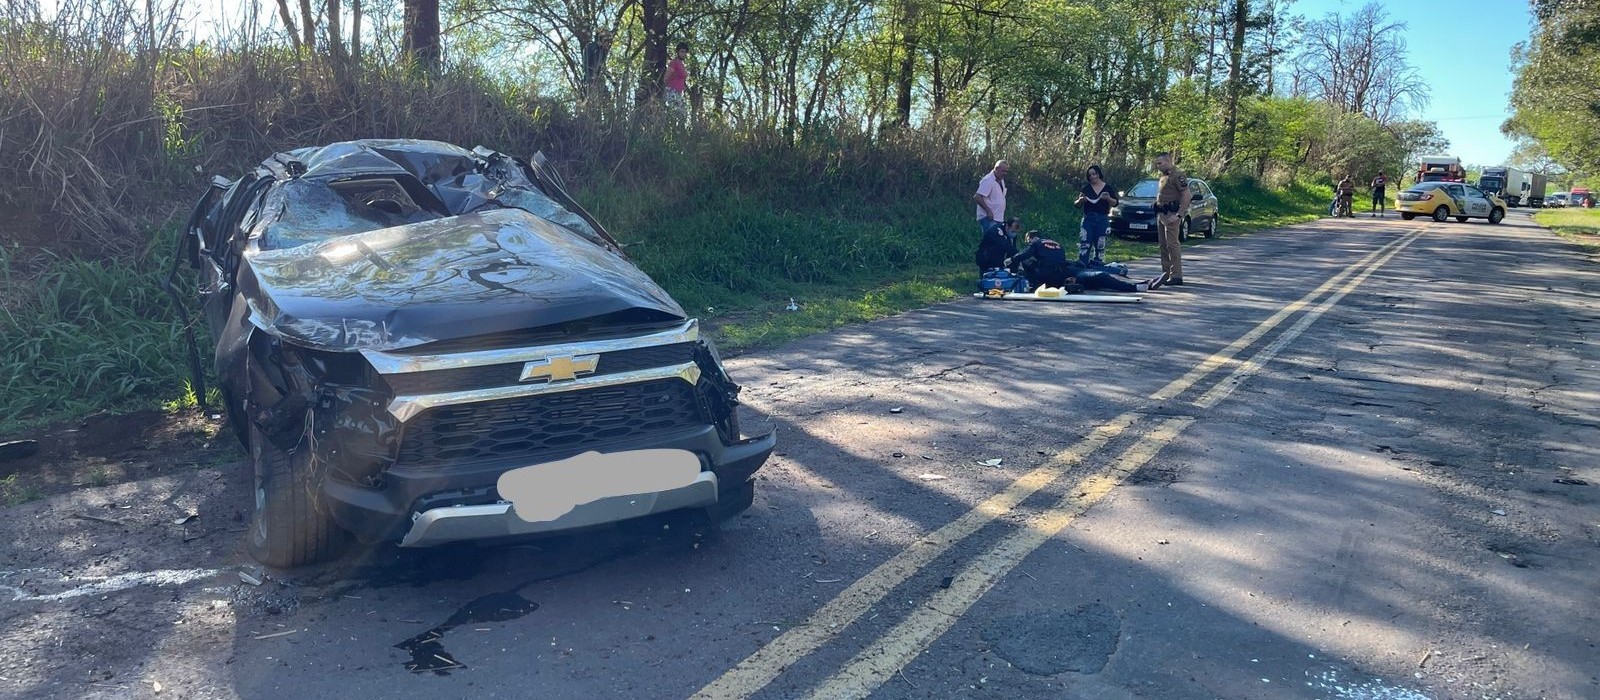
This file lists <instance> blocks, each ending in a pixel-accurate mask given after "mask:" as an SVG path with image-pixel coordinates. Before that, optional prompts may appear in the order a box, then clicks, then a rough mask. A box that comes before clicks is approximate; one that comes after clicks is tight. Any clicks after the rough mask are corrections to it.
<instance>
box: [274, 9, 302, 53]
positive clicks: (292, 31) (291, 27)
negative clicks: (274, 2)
mask: <svg viewBox="0 0 1600 700" xmlns="http://www.w3.org/2000/svg"><path fill="white" fill-rule="evenodd" d="M278 18H279V19H281V20H283V28H284V29H286V30H288V31H289V43H290V44H293V45H294V52H295V53H300V30H299V29H298V28H297V27H295V24H294V14H293V13H291V12H289V0H278Z"/></svg>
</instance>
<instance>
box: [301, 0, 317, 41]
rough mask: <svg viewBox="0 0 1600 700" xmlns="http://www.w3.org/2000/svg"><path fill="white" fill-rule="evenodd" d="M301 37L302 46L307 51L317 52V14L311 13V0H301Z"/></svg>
mask: <svg viewBox="0 0 1600 700" xmlns="http://www.w3.org/2000/svg"><path fill="white" fill-rule="evenodd" d="M300 37H301V39H300V40H301V42H302V43H301V46H302V47H303V48H304V49H305V50H306V53H315V52H316V50H317V16H316V15H314V14H311V0H300Z"/></svg>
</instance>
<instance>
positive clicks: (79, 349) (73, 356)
mask: <svg viewBox="0 0 1600 700" xmlns="http://www.w3.org/2000/svg"><path fill="white" fill-rule="evenodd" d="M35 264H38V265H40V266H41V267H40V269H38V270H37V271H34V272H32V273H30V274H29V276H28V278H27V279H26V280H25V281H24V280H22V279H20V278H19V277H18V274H17V273H18V272H19V269H18V268H19V267H20V265H19V264H18V262H17V261H16V260H14V259H13V256H12V255H10V254H8V253H6V252H4V251H0V288H4V289H7V290H8V292H9V294H8V296H9V297H10V299H11V301H10V302H9V303H7V304H6V305H5V306H0V434H3V433H5V432H8V426H9V429H16V428H18V427H20V426H25V425H29V424H34V423H39V422H46V421H50V420H55V419H60V418H64V417H70V416H78V415H83V414H86V413H90V412H93V411H97V410H104V409H113V410H114V409H118V408H124V407H127V408H133V407H138V406H141V405H145V404H147V403H148V402H150V401H151V400H153V399H157V398H159V399H161V400H170V399H172V398H174V397H181V396H182V394H183V392H185V391H187V382H186V381H185V378H186V377H188V371H187V369H186V365H185V364H184V360H183V358H184V354H183V335H182V327H181V326H180V325H179V324H178V323H176V322H175V320H174V318H173V315H172V314H171V312H170V310H169V309H168V302H167V299H166V297H165V295H164V293H163V292H162V290H161V286H160V281H161V276H162V275H161V272H160V271H159V270H158V269H156V266H155V265H153V264H147V263H135V264H128V263H123V262H120V261H97V260H82V259H75V258H61V257H55V256H50V255H48V254H47V255H46V259H44V260H42V261H36V263H35Z"/></svg>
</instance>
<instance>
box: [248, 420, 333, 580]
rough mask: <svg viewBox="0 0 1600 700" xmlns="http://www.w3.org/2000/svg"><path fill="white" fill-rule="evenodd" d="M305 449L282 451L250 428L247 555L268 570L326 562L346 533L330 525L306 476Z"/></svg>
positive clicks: (307, 453)
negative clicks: (251, 486) (250, 496)
mask: <svg viewBox="0 0 1600 700" xmlns="http://www.w3.org/2000/svg"><path fill="white" fill-rule="evenodd" d="M310 455H311V451H310V450H296V451H293V452H286V451H284V450H282V449H279V448H278V446H276V445H274V444H272V441H271V440H268V439H267V438H266V436H265V435H263V434H262V433H261V430H260V428H256V427H254V426H252V427H251V429H250V461H251V463H252V465H253V466H254V467H255V480H254V482H253V484H254V489H253V493H254V505H255V508H254V512H253V513H252V515H251V518H250V533H249V534H250V537H249V539H250V556H252V557H255V559H256V561H259V562H261V563H263V564H266V565H268V566H276V567H280V568H292V567H296V566H306V565H308V564H316V563H320V562H324V561H327V560H329V559H331V558H333V557H334V555H336V554H338V553H339V550H340V547H341V546H342V545H343V544H344V542H345V539H346V533H345V531H344V530H342V529H340V528H339V526H338V525H336V524H335V523H334V522H333V515H332V513H330V512H329V511H328V509H327V508H326V507H325V506H324V505H323V503H322V502H321V501H322V499H321V493H320V489H319V488H318V486H319V485H318V484H317V483H314V481H313V480H312V478H311V474H310V464H309V462H310Z"/></svg>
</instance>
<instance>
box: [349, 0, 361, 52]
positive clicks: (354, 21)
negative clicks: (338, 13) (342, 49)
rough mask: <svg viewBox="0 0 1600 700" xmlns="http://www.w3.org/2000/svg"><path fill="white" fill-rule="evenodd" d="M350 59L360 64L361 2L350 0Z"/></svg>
mask: <svg viewBox="0 0 1600 700" xmlns="http://www.w3.org/2000/svg"><path fill="white" fill-rule="evenodd" d="M350 58H352V59H354V60H355V62H356V63H358V64H359V63H361V0H350Z"/></svg>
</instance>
